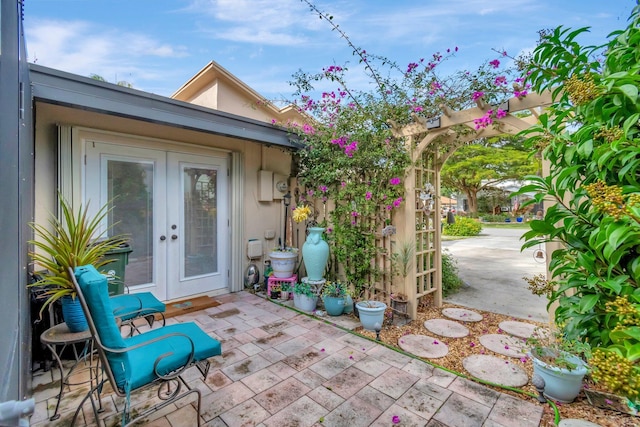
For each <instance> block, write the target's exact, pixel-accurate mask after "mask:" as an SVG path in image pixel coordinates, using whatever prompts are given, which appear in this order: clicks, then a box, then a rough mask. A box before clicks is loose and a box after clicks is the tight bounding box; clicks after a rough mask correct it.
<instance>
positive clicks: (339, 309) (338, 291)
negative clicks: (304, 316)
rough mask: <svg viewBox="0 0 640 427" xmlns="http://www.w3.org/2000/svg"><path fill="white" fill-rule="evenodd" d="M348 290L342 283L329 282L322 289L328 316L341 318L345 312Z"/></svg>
mask: <svg viewBox="0 0 640 427" xmlns="http://www.w3.org/2000/svg"><path fill="white" fill-rule="evenodd" d="M346 295H347V288H346V286H345V285H344V284H342V283H341V282H327V283H326V284H325V285H324V287H323V288H322V301H323V302H324V308H325V310H326V311H327V314H329V315H330V316H340V315H341V314H342V313H343V312H344V307H345V302H346V301H345V296H346Z"/></svg>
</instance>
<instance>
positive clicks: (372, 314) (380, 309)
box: [356, 301, 387, 331]
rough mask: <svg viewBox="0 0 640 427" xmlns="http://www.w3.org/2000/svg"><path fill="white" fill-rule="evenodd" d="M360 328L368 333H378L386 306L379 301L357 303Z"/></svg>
mask: <svg viewBox="0 0 640 427" xmlns="http://www.w3.org/2000/svg"><path fill="white" fill-rule="evenodd" d="M356 307H357V309H358V316H359V318H360V323H362V327H363V328H365V329H366V330H368V331H379V330H380V329H382V324H383V323H384V312H385V310H386V309H387V304H385V303H383V302H381V301H359V302H357V303H356Z"/></svg>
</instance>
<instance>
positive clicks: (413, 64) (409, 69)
mask: <svg viewBox="0 0 640 427" xmlns="http://www.w3.org/2000/svg"><path fill="white" fill-rule="evenodd" d="M416 68H418V64H416V63H415V62H411V63H409V65H408V66H407V74H409V73H410V72H412V71H413V70H415V69H416Z"/></svg>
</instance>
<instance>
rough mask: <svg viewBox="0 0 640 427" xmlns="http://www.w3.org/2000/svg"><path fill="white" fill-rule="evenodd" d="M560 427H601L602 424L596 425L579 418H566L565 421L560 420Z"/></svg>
mask: <svg viewBox="0 0 640 427" xmlns="http://www.w3.org/2000/svg"><path fill="white" fill-rule="evenodd" d="M558 427H600V424H595V423H592V422H591V421H587V420H579V419H577V418H565V419H564V420H560V423H559V424H558Z"/></svg>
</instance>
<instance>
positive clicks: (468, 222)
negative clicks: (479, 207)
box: [444, 216, 482, 236]
mask: <svg viewBox="0 0 640 427" xmlns="http://www.w3.org/2000/svg"><path fill="white" fill-rule="evenodd" d="M480 231H482V225H481V224H480V223H479V222H478V221H476V220H475V219H473V218H465V217H461V216H457V217H456V222H455V223H453V224H445V226H444V234H445V236H477V235H478V234H480Z"/></svg>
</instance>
